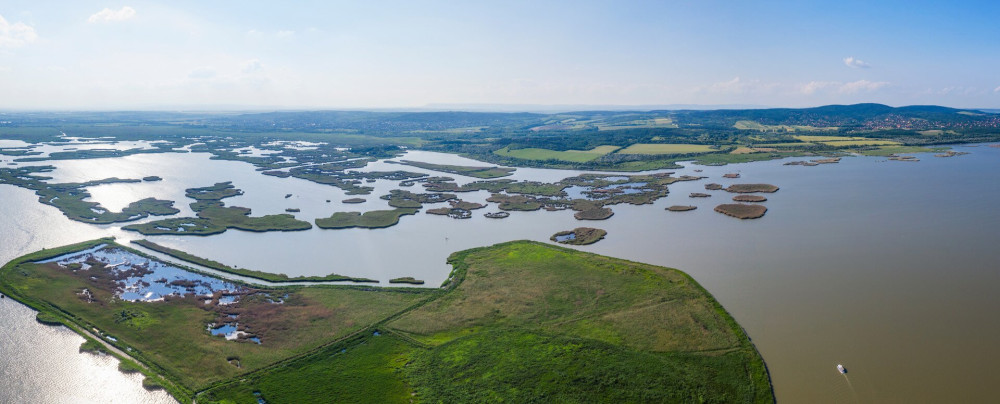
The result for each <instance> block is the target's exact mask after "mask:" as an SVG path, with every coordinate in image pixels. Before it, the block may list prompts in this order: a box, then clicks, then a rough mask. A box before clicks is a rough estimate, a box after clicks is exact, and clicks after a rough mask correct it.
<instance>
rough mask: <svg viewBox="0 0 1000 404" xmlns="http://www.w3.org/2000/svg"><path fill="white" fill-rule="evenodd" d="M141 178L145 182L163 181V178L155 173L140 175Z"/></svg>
mask: <svg viewBox="0 0 1000 404" xmlns="http://www.w3.org/2000/svg"><path fill="white" fill-rule="evenodd" d="M142 180H143V181H146V182H154V181H163V178H160V177H158V176H155V175H150V176H148V177H142Z"/></svg>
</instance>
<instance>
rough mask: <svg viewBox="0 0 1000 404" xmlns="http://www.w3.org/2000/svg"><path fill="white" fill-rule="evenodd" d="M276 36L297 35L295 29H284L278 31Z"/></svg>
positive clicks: (287, 36) (288, 36) (289, 36)
mask: <svg viewBox="0 0 1000 404" xmlns="http://www.w3.org/2000/svg"><path fill="white" fill-rule="evenodd" d="M275 36H277V37H278V38H291V37H293V36H295V31H284V30H282V31H278V33H277V34H275Z"/></svg>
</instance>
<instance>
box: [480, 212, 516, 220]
mask: <svg viewBox="0 0 1000 404" xmlns="http://www.w3.org/2000/svg"><path fill="white" fill-rule="evenodd" d="M483 216H485V217H487V218H490V219H506V218H507V217H509V216H510V212H486V213H483Z"/></svg>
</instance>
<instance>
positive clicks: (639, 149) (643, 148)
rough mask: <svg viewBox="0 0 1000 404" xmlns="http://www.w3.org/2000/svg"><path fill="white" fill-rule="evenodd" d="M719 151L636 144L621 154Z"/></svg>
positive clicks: (707, 148)
mask: <svg viewBox="0 0 1000 404" xmlns="http://www.w3.org/2000/svg"><path fill="white" fill-rule="evenodd" d="M714 151H718V149H716V148H713V147H712V146H709V145H700V144H671V143H636V144H634V145H631V146H629V147H626V148H625V149H624V150H622V151H619V152H618V153H621V154H691V153H710V152H714Z"/></svg>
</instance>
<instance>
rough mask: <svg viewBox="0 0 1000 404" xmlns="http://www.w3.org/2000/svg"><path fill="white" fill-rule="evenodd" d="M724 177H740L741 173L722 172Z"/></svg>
mask: <svg viewBox="0 0 1000 404" xmlns="http://www.w3.org/2000/svg"><path fill="white" fill-rule="evenodd" d="M722 178H740V173H728V174H722Z"/></svg>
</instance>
